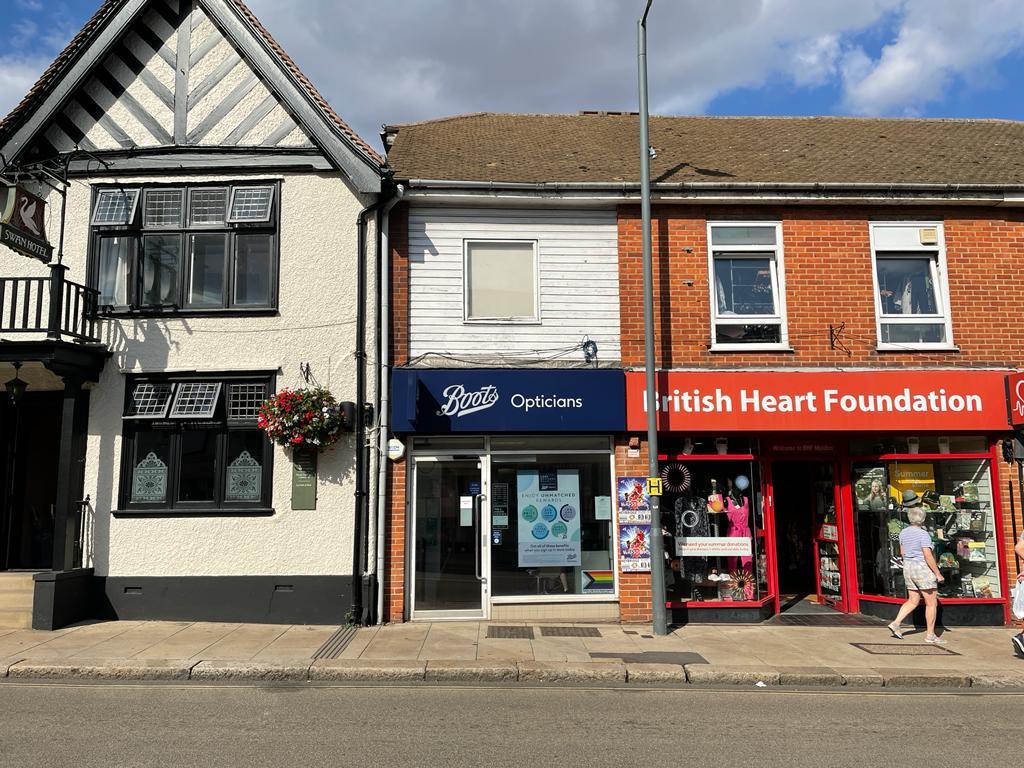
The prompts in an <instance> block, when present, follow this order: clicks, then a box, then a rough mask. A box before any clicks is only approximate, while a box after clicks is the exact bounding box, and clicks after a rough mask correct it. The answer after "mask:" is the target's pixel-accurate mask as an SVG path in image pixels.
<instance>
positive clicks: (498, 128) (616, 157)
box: [388, 114, 1024, 186]
mask: <svg viewBox="0 0 1024 768" xmlns="http://www.w3.org/2000/svg"><path fill="white" fill-rule="evenodd" d="M390 130H392V131H397V134H396V135H395V136H394V142H393V144H392V146H391V149H390V151H389V153H388V163H389V165H390V166H391V167H392V168H393V169H394V172H395V177H396V178H398V179H434V180H446V181H482V182H496V183H500V182H510V183H514V182H525V183H576V182H590V183H597V184H608V185H615V184H621V183H633V184H635V183H638V182H639V175H640V171H639V159H638V154H639V152H638V136H639V134H638V131H639V119H638V117H637V116H636V115H635V114H580V115H514V114H474V115H462V116H457V117H452V118H447V119H441V120H433V121H427V122H423V123H410V124H405V125H400V126H394V127H392V128H391V129H390ZM650 136H651V144H652V146H653V147H654V148H655V150H656V151H657V157H656V158H655V159H654V160H653V161H652V164H651V179H652V181H653V182H656V183H657V182H662V183H695V182H705V183H706V182H718V183H725V184H728V183H730V182H733V183H766V184H770V183H776V184H782V183H794V184H815V183H829V184H943V185H945V184H970V185H995V186H1014V185H1024V123H1021V122H1012V121H1006V120H918V119H913V120H912V119H876V118H848V117H653V118H651V129H650Z"/></svg>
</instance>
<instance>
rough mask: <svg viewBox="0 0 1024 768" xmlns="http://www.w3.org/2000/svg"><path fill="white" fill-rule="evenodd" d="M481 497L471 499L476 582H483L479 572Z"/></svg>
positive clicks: (481, 523) (481, 533) (478, 495)
mask: <svg viewBox="0 0 1024 768" xmlns="http://www.w3.org/2000/svg"><path fill="white" fill-rule="evenodd" d="M482 501H483V497H482V496H481V495H480V494H477V495H476V496H474V497H473V532H474V534H475V535H474V537H473V538H475V539H476V543H475V544H474V545H473V555H474V557H475V558H476V569H475V571H474V573H475V574H476V579H477V581H483V580H484V577H483V574H482V573H481V572H480V550H481V549H482V548H483V544H482V542H481V541H480V537H481V535H483V522H482V520H481V517H482V515H481V511H482V510H483V503H482Z"/></svg>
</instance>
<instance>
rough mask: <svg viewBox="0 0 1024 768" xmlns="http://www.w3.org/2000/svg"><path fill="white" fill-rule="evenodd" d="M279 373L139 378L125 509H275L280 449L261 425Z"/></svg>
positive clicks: (131, 389) (124, 476)
mask: <svg viewBox="0 0 1024 768" xmlns="http://www.w3.org/2000/svg"><path fill="white" fill-rule="evenodd" d="M272 392H273V379H272V377H271V376H265V375H263V376H261V375H255V376H243V375H239V376H234V375H232V376H217V375H214V374H211V375H207V376H195V375H192V376H187V377H185V376H183V377H167V376H163V377H151V376H134V377H131V378H130V379H129V380H128V383H127V391H126V394H125V406H124V421H123V424H124V441H123V446H124V447H123V456H122V472H121V488H120V504H119V505H118V506H119V511H120V512H139V513H145V512H150V513H160V512H173V513H190V512H191V513H209V512H231V511H238V512H252V511H269V510H270V508H271V482H272V469H273V466H272V465H273V450H272V447H271V444H270V441H269V440H268V439H267V437H266V436H265V435H264V434H263V432H262V431H261V430H260V429H259V428H258V427H257V426H256V418H257V416H258V414H259V408H260V405H262V404H263V401H264V400H266V398H267V397H269V396H270V394H271V393H272Z"/></svg>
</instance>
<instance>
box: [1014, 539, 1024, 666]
mask: <svg viewBox="0 0 1024 768" xmlns="http://www.w3.org/2000/svg"><path fill="white" fill-rule="evenodd" d="M1013 551H1014V552H1016V553H1017V556H1018V557H1020V558H1021V559H1022V560H1024V531H1022V532H1021V534H1020V538H1018V539H1017V543H1016V544H1015V545H1014V547H1013ZM1017 584H1018V587H1017V588H1018V589H1024V572H1022V573H1019V574H1017ZM1013 650H1014V651H1015V652H1016V654H1017V655H1018V656H1020V657H1021V658H1022V659H1024V629H1022V630H1021V631H1020V632H1018V633H1017V634H1016V635H1014V636H1013Z"/></svg>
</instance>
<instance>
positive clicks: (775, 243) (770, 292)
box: [708, 222, 788, 350]
mask: <svg viewBox="0 0 1024 768" xmlns="http://www.w3.org/2000/svg"><path fill="white" fill-rule="evenodd" d="M708 242H709V248H708V271H709V275H710V286H711V326H712V330H711V348H712V349H715V350H757V349H785V348H787V346H788V339H787V331H786V313H785V288H784V281H783V271H782V226H781V225H780V224H777V223H776V224H765V223H745V222H722V223H715V222H712V223H709V224H708Z"/></svg>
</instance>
